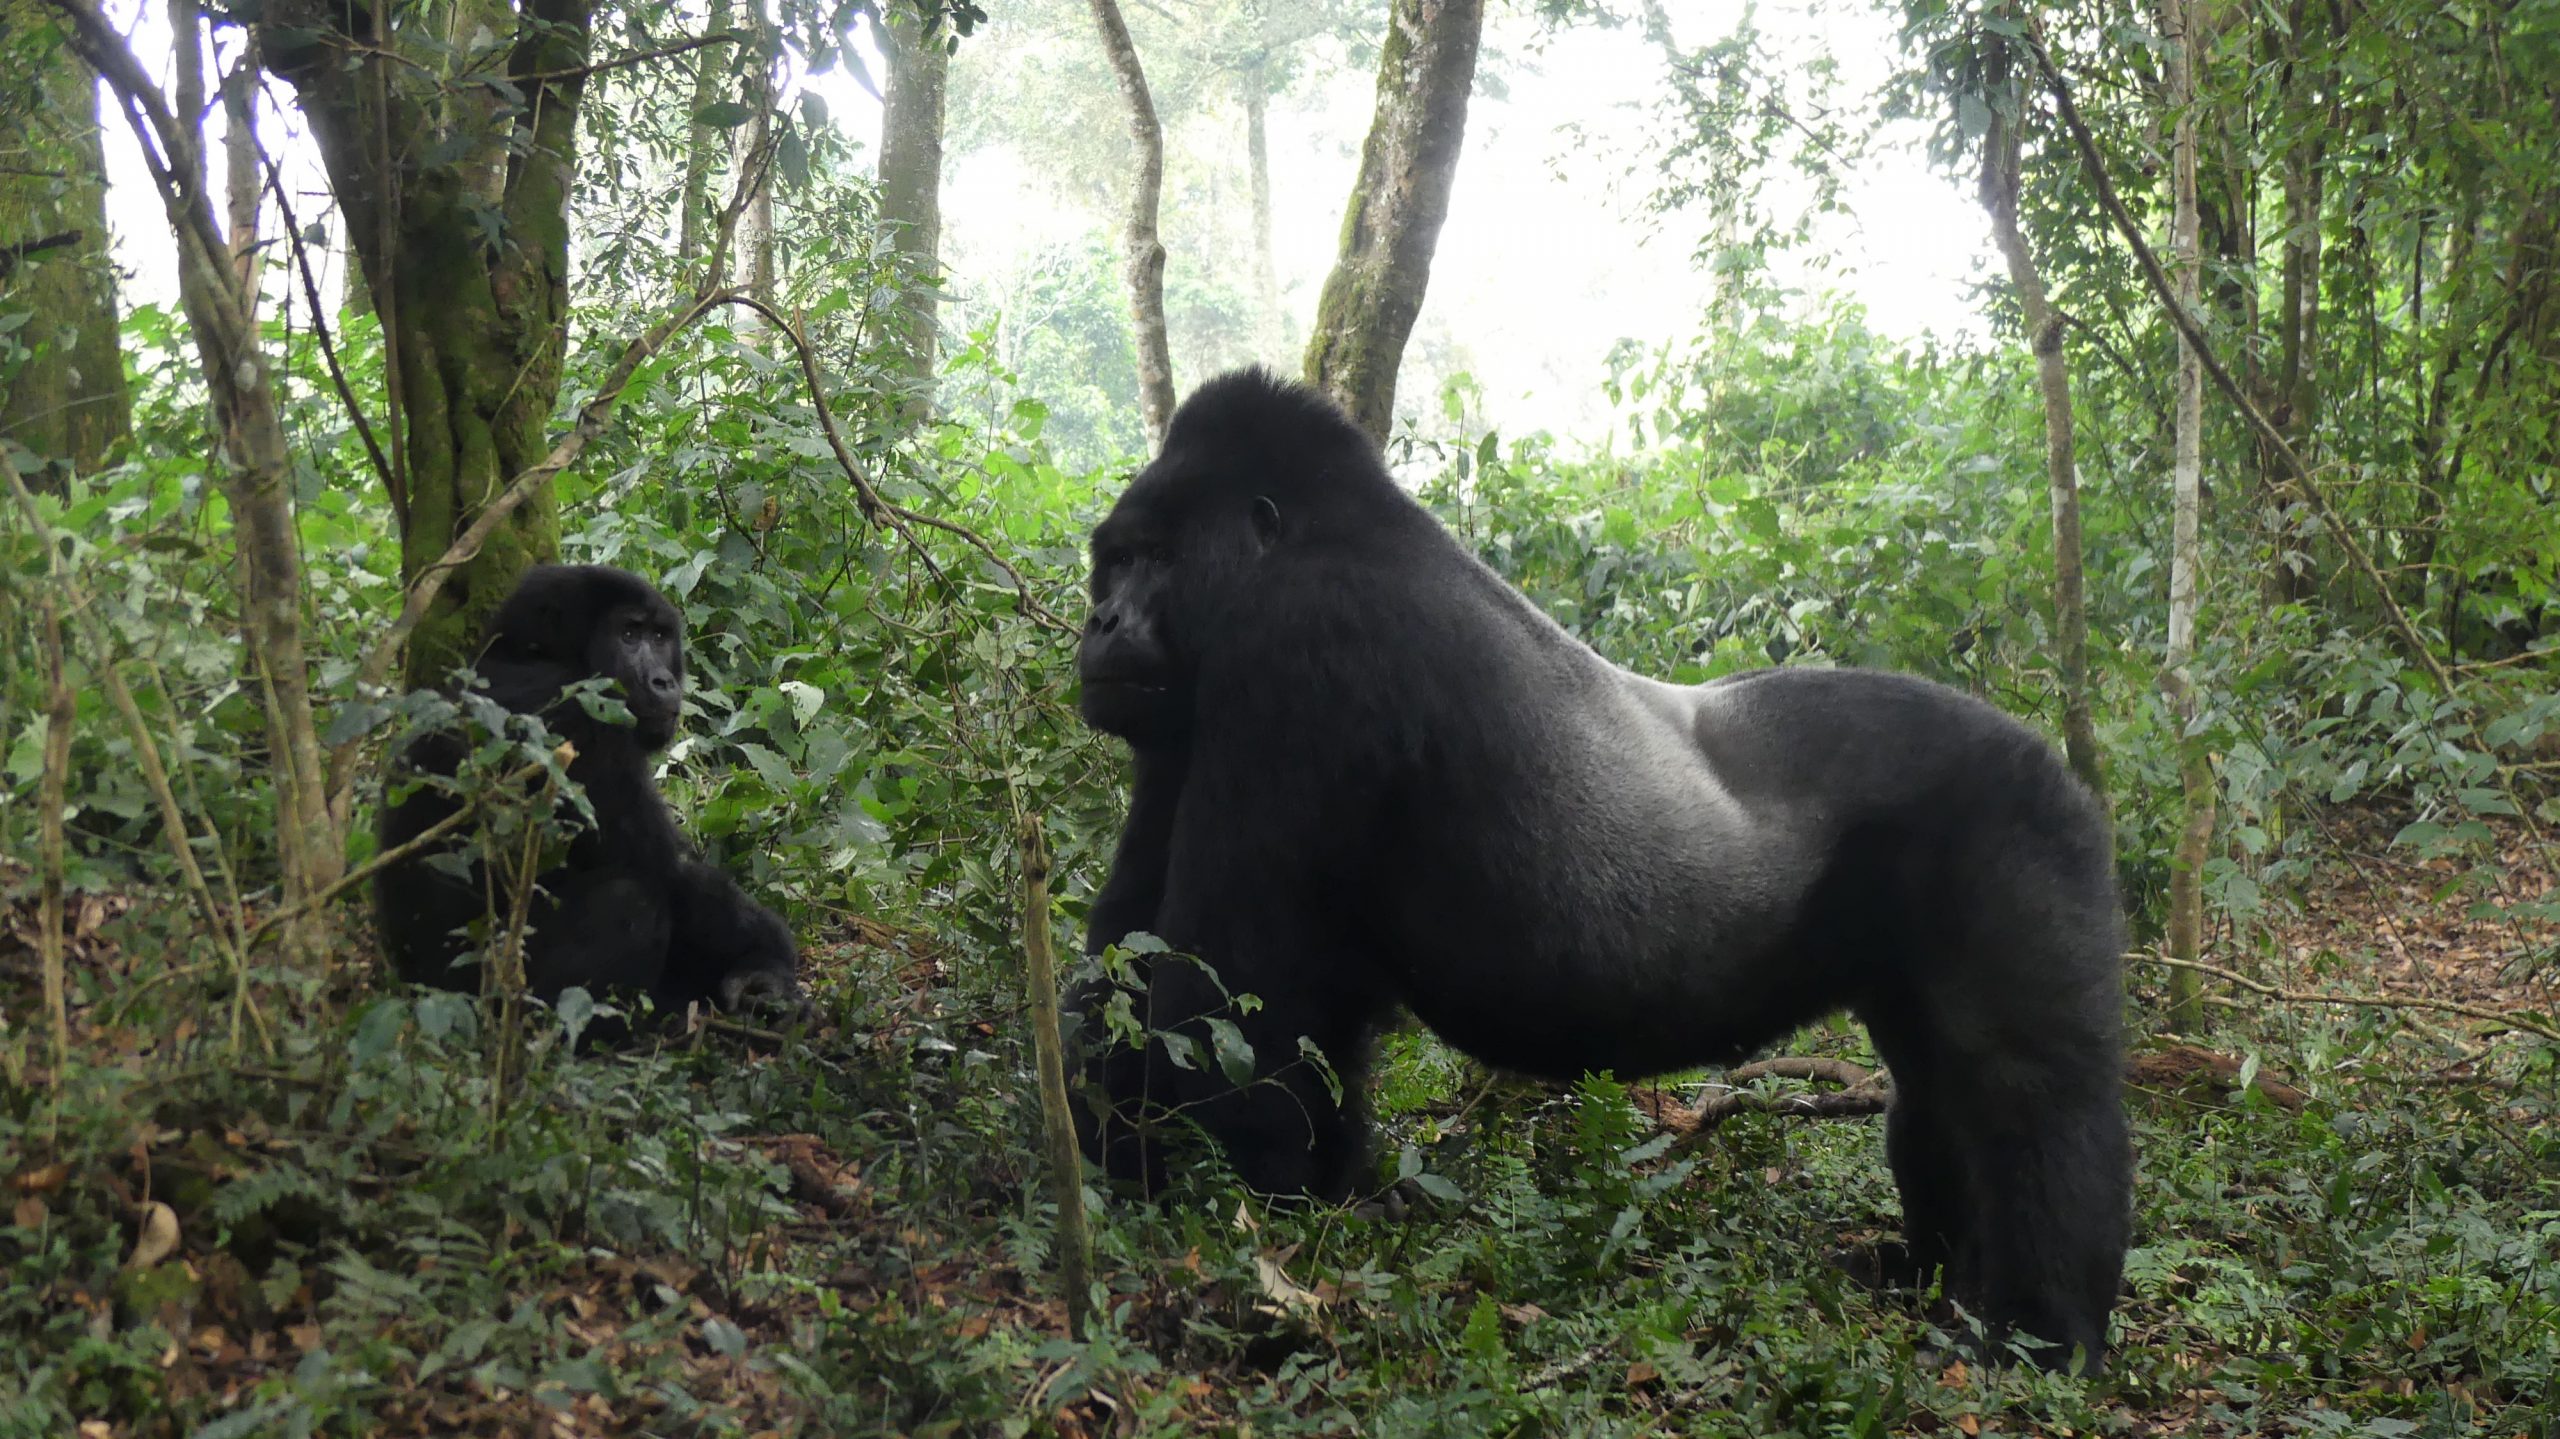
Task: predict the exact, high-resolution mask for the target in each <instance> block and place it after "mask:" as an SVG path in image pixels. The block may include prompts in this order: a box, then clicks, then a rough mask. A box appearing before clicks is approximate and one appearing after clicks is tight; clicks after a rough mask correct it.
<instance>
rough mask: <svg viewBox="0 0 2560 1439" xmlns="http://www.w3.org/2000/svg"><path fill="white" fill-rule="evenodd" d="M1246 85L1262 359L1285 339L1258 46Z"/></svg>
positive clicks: (1267, 108) (1264, 75) (1242, 76)
mask: <svg viewBox="0 0 2560 1439" xmlns="http://www.w3.org/2000/svg"><path fill="white" fill-rule="evenodd" d="M1237 83H1238V84H1239V85H1241V86H1242V87H1243V88H1244V150H1245V174H1246V176H1247V178H1248V180H1249V181H1250V182H1251V185H1252V188H1253V348H1254V351H1255V353H1256V354H1258V355H1261V356H1262V357H1264V358H1266V359H1267V358H1269V357H1271V356H1274V355H1277V354H1279V353H1280V351H1281V350H1282V348H1284V347H1285V346H1286V345H1287V344H1288V338H1287V336H1286V334H1285V333H1284V332H1283V328H1282V327H1283V321H1282V319H1281V316H1280V278H1279V266H1278V265H1276V264H1275V263H1273V260H1272V255H1271V129H1270V113H1271V72H1270V68H1269V60H1268V57H1267V56H1266V55H1265V54H1264V53H1263V52H1262V51H1260V50H1257V51H1255V53H1254V57H1253V59H1252V60H1251V61H1249V62H1247V63H1246V65H1245V66H1244V68H1243V70H1242V71H1241V72H1240V73H1239V75H1238V77H1237Z"/></svg>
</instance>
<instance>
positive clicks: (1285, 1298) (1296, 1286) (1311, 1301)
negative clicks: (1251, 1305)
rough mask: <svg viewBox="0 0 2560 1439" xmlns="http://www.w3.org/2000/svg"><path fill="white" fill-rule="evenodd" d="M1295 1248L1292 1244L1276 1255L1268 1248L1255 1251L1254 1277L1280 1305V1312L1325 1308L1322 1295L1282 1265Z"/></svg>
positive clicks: (1275, 1302) (1307, 1312)
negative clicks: (1294, 1276)
mask: <svg viewBox="0 0 2560 1439" xmlns="http://www.w3.org/2000/svg"><path fill="white" fill-rule="evenodd" d="M1296 1251H1297V1246H1296V1245H1291V1246H1290V1247H1289V1249H1288V1250H1286V1251H1284V1252H1283V1253H1282V1254H1281V1255H1280V1256H1277V1257H1275V1256H1273V1255H1271V1254H1269V1253H1267V1252H1265V1253H1258V1254H1256V1255H1254V1256H1253V1277H1254V1279H1255V1280H1256V1282H1258V1283H1259V1284H1260V1285H1261V1286H1262V1292H1263V1294H1264V1296H1265V1297H1267V1298H1269V1299H1270V1300H1271V1301H1272V1302H1273V1303H1274V1304H1275V1305H1277V1306H1278V1308H1279V1311H1280V1312H1281V1313H1283V1314H1301V1315H1305V1314H1314V1313H1315V1312H1316V1311H1318V1310H1320V1309H1322V1308H1324V1299H1323V1297H1322V1296H1320V1295H1318V1294H1317V1293H1316V1292H1315V1291H1314V1290H1312V1289H1309V1288H1307V1287H1306V1286H1305V1285H1302V1284H1300V1283H1299V1282H1298V1281H1296V1280H1294V1279H1292V1278H1290V1277H1289V1272H1288V1271H1287V1270H1285V1269H1282V1268H1281V1267H1280V1265H1281V1262H1282V1260H1283V1259H1285V1258H1286V1257H1287V1255H1288V1254H1292V1253H1295V1252H1296Z"/></svg>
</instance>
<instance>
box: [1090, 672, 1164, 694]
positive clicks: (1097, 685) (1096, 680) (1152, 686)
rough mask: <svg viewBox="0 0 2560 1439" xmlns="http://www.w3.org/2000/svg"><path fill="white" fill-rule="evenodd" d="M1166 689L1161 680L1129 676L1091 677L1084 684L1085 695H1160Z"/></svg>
mask: <svg viewBox="0 0 2560 1439" xmlns="http://www.w3.org/2000/svg"><path fill="white" fill-rule="evenodd" d="M1167 688H1168V686H1167V685H1165V684H1164V682H1163V681H1161V680H1153V679H1139V678H1136V677H1135V676H1129V675H1091V676H1088V677H1087V678H1086V679H1085V682H1084V692H1085V693H1086V694H1096V693H1099V694H1124V695H1160V694H1163V693H1164V692H1165V690H1166V689H1167Z"/></svg>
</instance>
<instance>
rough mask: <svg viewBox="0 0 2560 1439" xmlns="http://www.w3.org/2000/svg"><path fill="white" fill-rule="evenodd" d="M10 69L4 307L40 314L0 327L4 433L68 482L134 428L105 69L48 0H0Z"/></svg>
mask: <svg viewBox="0 0 2560 1439" xmlns="http://www.w3.org/2000/svg"><path fill="white" fill-rule="evenodd" d="M0 71H5V72H6V73H9V74H11V75H12V76H14V77H17V79H16V80H13V82H12V85H11V86H10V88H11V89H12V90H17V91H18V93H16V94H13V95H11V96H9V97H8V98H7V99H5V100H0V125H5V127H6V132H5V138H0V319H5V318H6V317H10V316H15V315H23V316H25V317H26V319H25V320H24V322H23V323H21V324H19V325H18V326H17V328H16V330H15V332H14V333H12V334H9V335H7V336H6V337H5V338H0V439H8V440H14V441H16V442H17V443H18V444H21V445H24V446H26V447H27V449H29V450H31V451H33V452H34V453H35V454H36V455H37V456H39V457H40V458H41V459H43V460H44V461H45V464H46V468H45V469H44V470H41V471H37V472H35V473H31V474H29V475H28V476H27V479H28V481H29V482H30V483H32V484H34V485H36V486H37V487H38V488H40V489H53V490H57V491H58V490H59V489H60V488H61V484H62V479H63V477H64V474H65V473H66V472H75V471H86V470H92V469H95V468H97V467H98V465H99V464H100V463H102V462H103V461H104V460H105V459H106V456H107V452H108V450H109V449H110V448H111V447H112V446H113V445H114V444H115V443H116V442H117V441H119V440H121V439H123V438H124V437H125V436H126V434H127V433H129V432H130V431H131V429H132V427H133V406H132V399H131V396H130V395H129V394H128V393H127V391H126V389H125V383H124V356H123V354H122V352H121V350H120V349H119V348H118V345H117V335H116V326H117V314H116V284H115V272H114V270H113V269H112V268H111V266H110V264H109V262H108V257H107V210H106V169H105V164H106V162H105V157H104V152H103V151H102V150H101V148H100V137H99V129H98V92H97V76H96V75H95V73H94V72H92V71H91V70H90V68H89V66H88V64H87V63H86V62H85V61H83V60H82V59H81V58H80V56H79V54H78V53H77V52H76V51H75V50H74V49H73V48H72V47H71V46H70V45H68V44H65V43H64V42H63V38H62V34H61V31H60V30H59V28H58V27H57V25H56V23H55V19H54V15H53V12H52V11H51V10H50V9H48V8H47V7H46V6H45V5H43V4H42V3H40V0H0ZM21 82H23V89H20V88H19V85H20V83H21ZM13 352H14V353H13Z"/></svg>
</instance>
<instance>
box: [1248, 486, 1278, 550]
mask: <svg viewBox="0 0 2560 1439" xmlns="http://www.w3.org/2000/svg"><path fill="white" fill-rule="evenodd" d="M1253 537H1254V538H1255V539H1257V540H1259V541H1261V542H1262V547H1263V548H1264V549H1266V550H1267V549H1269V548H1271V547H1272V546H1273V545H1275V544H1278V543H1279V542H1280V507H1279V506H1278V505H1275V504H1273V503H1271V497H1270V496H1269V495H1256V496H1254V497H1253Z"/></svg>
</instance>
